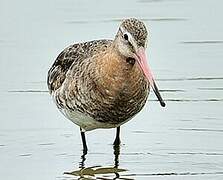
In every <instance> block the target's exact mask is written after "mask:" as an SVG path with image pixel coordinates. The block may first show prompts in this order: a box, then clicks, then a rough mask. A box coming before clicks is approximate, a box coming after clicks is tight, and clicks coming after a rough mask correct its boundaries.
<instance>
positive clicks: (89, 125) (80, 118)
mask: <svg viewBox="0 0 223 180" xmlns="http://www.w3.org/2000/svg"><path fill="white" fill-rule="evenodd" d="M60 111H61V112H62V113H63V115H64V116H65V117H67V118H68V119H69V120H71V121H72V122H73V123H75V124H76V125H78V126H80V127H81V128H82V130H83V131H90V130H93V129H97V128H115V127H118V126H120V125H121V124H123V123H121V124H109V123H104V122H99V121H96V120H95V119H93V118H92V117H90V116H88V115H86V114H84V113H81V112H78V111H70V110H66V109H60Z"/></svg>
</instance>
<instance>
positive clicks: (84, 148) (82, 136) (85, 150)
mask: <svg viewBox="0 0 223 180" xmlns="http://www.w3.org/2000/svg"><path fill="white" fill-rule="evenodd" d="M80 132H81V139H82V144H83V153H84V154H87V143H86V138H85V133H84V132H83V131H82V129H81V128H80Z"/></svg>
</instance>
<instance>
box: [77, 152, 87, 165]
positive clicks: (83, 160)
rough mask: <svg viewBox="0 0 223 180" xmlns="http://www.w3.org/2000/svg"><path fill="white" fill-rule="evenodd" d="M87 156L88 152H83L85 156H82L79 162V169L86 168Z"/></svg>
mask: <svg viewBox="0 0 223 180" xmlns="http://www.w3.org/2000/svg"><path fill="white" fill-rule="evenodd" d="M86 155H87V151H86V150H83V154H82V155H81V162H79V168H81V169H84V168H85V163H84V162H85V160H86V157H85V156H86Z"/></svg>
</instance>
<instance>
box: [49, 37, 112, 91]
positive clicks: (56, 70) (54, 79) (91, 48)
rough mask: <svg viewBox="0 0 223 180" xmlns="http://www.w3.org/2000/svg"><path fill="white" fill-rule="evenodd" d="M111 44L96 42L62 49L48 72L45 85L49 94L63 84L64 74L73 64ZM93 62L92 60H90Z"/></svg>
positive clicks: (105, 41)
mask: <svg viewBox="0 0 223 180" xmlns="http://www.w3.org/2000/svg"><path fill="white" fill-rule="evenodd" d="M111 43H112V41H111V40H97V41H89V42H84V43H78V44H74V45H71V46H69V47H67V48H66V49H64V50H63V51H62V52H61V53H60V54H59V56H58V57H57V59H56V60H55V62H54V63H53V65H52V67H51V68H50V70H49V71H48V77H47V85H48V89H49V91H50V93H52V92H53V91H56V90H57V89H58V88H60V87H61V85H62V84H63V82H64V80H65V78H66V73H67V72H68V70H69V69H70V67H71V66H72V64H73V63H77V64H78V62H79V61H82V60H84V59H86V58H88V57H93V56H94V55H95V54H97V53H98V52H100V51H104V50H105V49H107V48H108V46H110V45H111ZM91 59H92V60H93V58H91Z"/></svg>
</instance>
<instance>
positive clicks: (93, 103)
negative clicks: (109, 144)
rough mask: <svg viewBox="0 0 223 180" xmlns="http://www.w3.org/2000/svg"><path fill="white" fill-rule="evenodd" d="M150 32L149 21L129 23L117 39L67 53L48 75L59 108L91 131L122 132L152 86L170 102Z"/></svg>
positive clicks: (69, 49)
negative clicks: (152, 54) (149, 48)
mask: <svg viewBox="0 0 223 180" xmlns="http://www.w3.org/2000/svg"><path fill="white" fill-rule="evenodd" d="M147 38H148V32H147V29H146V26H145V25H144V23H143V22H141V21H139V20H137V19H134V18H131V19H126V20H124V21H123V22H122V23H121V25H120V27H119V29H118V32H117V34H116V36H115V38H114V40H107V39H104V40H94V41H89V42H83V43H77V44H74V45H71V46H69V47H67V48H66V49H64V50H63V51H62V52H61V53H60V54H59V56H58V57H57V59H56V60H55V62H54V64H53V65H52V67H51V68H50V70H49V71H48V78H47V84H48V88H49V92H50V94H51V95H52V97H53V100H54V102H55V103H56V105H57V107H58V109H59V110H60V111H61V112H62V113H63V114H64V115H65V116H66V117H67V118H68V119H69V120H71V121H72V122H73V123H75V124H76V125H78V126H79V127H80V131H81V137H82V143H83V148H84V150H87V144H86V139H85V132H86V131H90V130H93V129H97V128H117V131H116V138H115V141H114V145H119V144H120V138H119V134H120V126H121V125H122V124H124V123H126V122H127V121H129V120H130V119H132V118H133V116H134V115H136V114H137V113H138V112H139V111H140V110H141V109H142V108H143V106H144V105H145V103H146V100H147V97H148V94H149V90H150V87H151V88H152V89H153V91H154V92H155V94H156V96H157V98H158V100H159V101H160V104H161V106H165V103H164V101H163V99H162V97H161V95H160V93H159V90H158V88H157V86H156V84H155V81H154V77H153V75H152V73H151V70H150V68H149V66H148V64H147V59H146V53H145V49H146V44H147Z"/></svg>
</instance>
